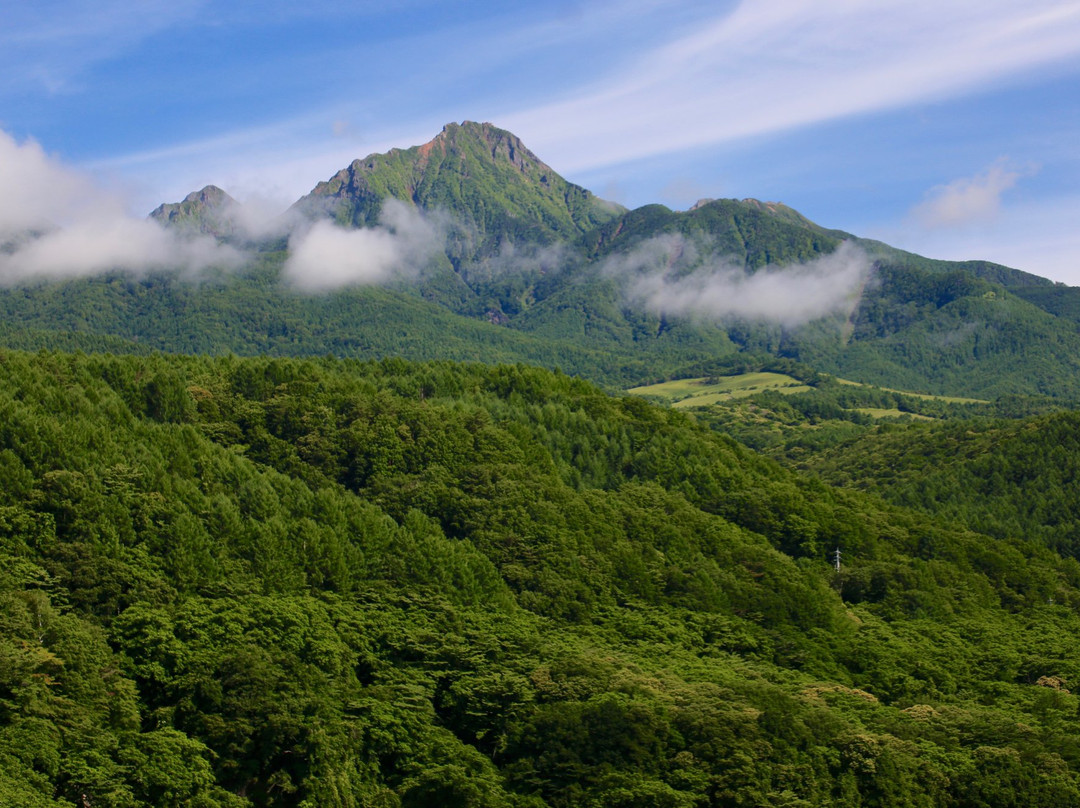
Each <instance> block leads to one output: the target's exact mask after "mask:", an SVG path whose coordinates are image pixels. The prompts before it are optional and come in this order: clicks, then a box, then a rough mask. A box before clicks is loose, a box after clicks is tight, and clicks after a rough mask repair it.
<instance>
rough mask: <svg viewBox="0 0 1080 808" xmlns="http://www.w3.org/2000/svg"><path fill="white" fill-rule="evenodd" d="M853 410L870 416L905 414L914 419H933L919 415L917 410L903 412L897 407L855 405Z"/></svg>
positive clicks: (898, 416)
mask: <svg viewBox="0 0 1080 808" xmlns="http://www.w3.org/2000/svg"><path fill="white" fill-rule="evenodd" d="M855 412H861V413H862V414H863V415H869V416H870V417H871V418H903V417H904V416H905V415H906V416H907V417H908V418H911V419H912V420H915V421H933V420H935V419H934V418H931V417H930V416H929V415H920V414H919V413H917V412H904V411H903V410H901V409H899V408H898V407H888V408H886V407H856V408H855Z"/></svg>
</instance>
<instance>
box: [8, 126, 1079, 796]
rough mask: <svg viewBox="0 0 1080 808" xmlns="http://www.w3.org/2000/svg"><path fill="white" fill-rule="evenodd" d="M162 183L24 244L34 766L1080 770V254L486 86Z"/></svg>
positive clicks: (16, 784) (254, 784)
mask: <svg viewBox="0 0 1080 808" xmlns="http://www.w3.org/2000/svg"><path fill="white" fill-rule="evenodd" d="M151 219H152V220H153V221H155V222H157V223H159V224H160V225H161V227H162V228H164V229H165V230H166V231H167V232H168V233H170V234H173V235H175V236H176V237H177V238H178V239H181V240H187V241H185V242H183V243H187V244H190V245H195V246H197V247H198V249H199V250H200V251H201V253H200V254H205V255H210V256H216V258H215V260H213V261H210V262H209V263H208V264H207V265H206V266H203V267H202V268H200V269H199V270H198V271H192V270H190V269H183V268H180V267H178V266H177V267H173V266H162V265H150V266H146V267H142V268H138V269H137V270H132V269H131V268H125V267H115V268H109V269H108V270H106V271H103V272H99V273H95V274H82V275H70V276H50V277H44V276H41V275H35V276H27V277H24V278H22V279H21V280H20V281H19V282H12V283H8V284H6V285H4V286H3V287H0V378H2V383H0V475H2V476H0V479H3V481H4V483H3V485H2V486H0V625H2V630H0V805H11V806H26V807H27V808H39V807H40V808H73V807H74V806H79V807H80V808H82V807H83V806H88V805H89V806H115V808H121V807H122V808H128V807H129V806H130V807H132V808H134V807H135V806H200V807H201V808H226V807H228V808H244V807H245V806H295V807H296V808H314V806H320V807H322V806H332V807H339V806H340V808H359V806H386V807H390V806H410V807H411V806H443V805H445V806H521V807H522V808H542V807H543V806H551V808H556V807H558V808H562V807H564V806H565V807H566V808H570V806H625V807H626V808H631V807H642V808H644V807H645V806H650V807H651V806H670V807H671V808H691V807H692V806H766V805H767V806H789V807H790V808H795V806H851V807H852V808H854V807H855V806H860V807H862V806H881V807H882V808H885V807H890V808H891V807H893V806H895V807H896V808H901V807H902V808H914V807H915V806H918V807H920V808H921V807H922V806H950V807H955V808H989V806H1010V805H1038V806H1061V807H1062V808H1065V807H1066V806H1075V805H1078V804H1080V701H1078V697H1077V695H1076V694H1074V692H1073V691H1074V690H1076V689H1077V688H1078V687H1080V646H1078V639H1077V638H1080V563H1078V556H1080V494H1078V491H1080V489H1078V487H1077V480H1078V478H1080V414H1078V411H1077V409H1078V407H1080V403H1078V402H1080V297H1078V290H1077V289H1076V288H1073V287H1068V286H1063V285H1060V284H1055V283H1053V282H1051V281H1049V280H1047V279H1045V278H1040V277H1038V276H1035V275H1032V274H1029V273H1026V272H1024V271H1022V270H1020V269H1014V268H1010V267H1004V266H1000V265H997V264H992V263H989V262H985V261H979V260H971V261H964V262H949V261H941V260H936V259H933V258H928V257H922V256H918V255H914V254H911V253H907V252H903V251H901V250H898V249H895V248H892V247H890V246H888V245H885V244H882V243H880V242H874V241H870V240H867V239H862V238H859V237H858V236H857V235H854V234H848V233H844V232H841V231H838V230H833V229H828V228H825V227H822V226H819V225H818V224H815V223H814V222H811V221H809V220H808V219H806V218H805V217H803V216H802V215H801V214H799V213H798V212H796V211H795V210H792V209H791V208H788V207H786V206H784V205H782V204H779V203H767V202H759V201H757V200H751V199H747V200H730V199H718V200H702V201H701V202H699V203H698V204H696V205H695V206H693V207H692V208H691V209H689V210H686V211H673V210H670V209H668V208H666V207H664V206H661V205H649V206H645V207H643V208H638V209H636V210H627V209H625V208H623V207H621V206H619V205H616V204H613V203H610V202H607V201H605V200H602V199H600V198H598V197H596V196H595V195H593V194H592V193H591V192H589V191H587V190H586V189H584V188H581V187H579V186H576V185H574V184H572V183H570V182H568V181H566V180H565V179H563V178H562V177H560V176H559V175H558V174H557V173H556V172H555V170H553V169H552V168H551V167H550V166H548V165H547V164H545V163H544V162H543V161H542V160H541V159H540V158H539V157H537V156H536V155H534V154H533V153H532V152H531V151H529V149H528V148H526V147H525V145H524V144H523V143H521V141H520V139H518V138H517V137H516V136H515V135H513V134H512V133H510V132H507V131H504V130H501V129H499V128H497V127H495V126H493V125H491V124H479V123H471V122H465V123H462V124H448V125H447V126H446V127H445V128H444V129H443V131H442V132H441V133H439V134H438V135H437V136H436V137H435V138H434V139H433V140H432V141H430V142H429V143H427V144H424V145H422V146H415V147H412V148H406V149H394V150H391V151H390V152H388V153H386V154H375V155H369V156H368V157H365V158H363V159H359V160H356V161H354V162H353V163H351V164H350V165H349V166H347V167H345V168H344V169H342V170H341V171H340V172H338V173H337V174H335V175H334V176H333V177H331V178H329V179H328V180H327V181H325V182H321V183H319V184H318V185H316V186H315V187H314V188H313V190H312V191H311V193H310V194H308V195H306V196H304V197H303V198H301V199H300V200H298V201H297V202H296V203H295V204H294V205H293V206H292V207H291V208H290V210H289V211H288V212H286V213H285V214H283V215H282V216H281V217H279V218H277V219H275V220H272V221H261V222H257V223H256V222H254V221H253V220H252V218H251V216H250V215H249V213H246V212H245V211H244V210H243V206H241V205H240V203H238V202H236V201H235V200H233V199H232V198H231V197H230V196H229V195H228V194H227V193H226V192H225V191H223V190H221V189H218V188H214V187H212V186H208V187H207V188H204V189H202V190H201V191H196V192H194V193H192V194H191V195H190V196H188V197H187V198H186V199H184V200H183V201H181V202H177V203H166V204H163V205H161V206H160V207H159V208H157V209H156V210H154V211H153V212H152V213H151ZM49 237H50V234H48V233H26V234H20V235H19V237H18V238H17V239H13V240H11V241H10V242H8V243H5V244H4V245H3V250H4V254H5V255H9V256H10V255H18V254H20V251H23V250H27V249H29V247H28V246H27V245H33V244H34V243H35V240H40V239H47V238H49ZM178 243H179V242H178ZM195 246H193V247H192V249H195ZM627 391H629V392H627Z"/></svg>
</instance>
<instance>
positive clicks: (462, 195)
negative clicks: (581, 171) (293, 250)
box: [293, 121, 621, 262]
mask: <svg viewBox="0 0 1080 808" xmlns="http://www.w3.org/2000/svg"><path fill="white" fill-rule="evenodd" d="M386 199H397V200H399V201H402V202H407V203H409V204H413V205H416V206H417V207H419V208H421V209H423V210H426V211H431V212H443V213H446V214H448V215H449V216H450V217H451V218H452V220H453V224H454V228H455V229H454V233H453V237H452V239H451V243H450V245H449V247H448V251H449V253H450V256H451V258H452V259H454V260H455V262H460V261H461V260H465V259H473V258H476V257H478V256H482V255H488V254H491V253H492V252H495V251H496V250H497V249H498V247H499V246H500V245H502V244H505V243H507V242H510V243H515V244H522V243H539V244H550V243H553V242H556V241H565V240H567V239H570V238H574V237H576V236H579V235H580V234H581V233H583V232H586V231H588V230H591V229H592V228H593V227H595V226H596V225H598V224H601V223H603V222H605V221H607V220H609V219H611V218H612V217H613V216H615V215H616V214H617V213H619V212H620V211H621V208H620V206H618V205H615V204H613V203H610V202H606V201H604V200H601V199H598V198H597V197H595V196H593V195H592V194H591V193H590V192H589V191H586V190H585V189H584V188H581V187H579V186H577V185H574V184H572V183H569V182H567V181H566V180H564V179H563V178H562V177H560V176H559V175H558V174H556V173H555V171H554V170H553V169H552V168H551V167H550V166H548V165H546V164H545V163H544V162H542V161H541V160H540V159H539V158H538V157H537V156H536V155H535V154H533V153H532V152H531V151H529V150H528V149H527V148H526V147H525V146H524V144H522V142H521V140H520V139H519V138H518V137H517V136H516V135H513V134H511V133H510V132H507V131H505V130H502V129H499V128H497V127H495V126H492V125H491V124H489V123H474V122H472V121H465V122H464V123H462V124H454V123H451V124H447V125H446V126H445V127H444V128H443V130H442V132H440V133H439V134H438V135H437V136H436V137H435V138H434V139H433V140H431V141H430V142H428V143H425V144H424V145H422V146H414V147H412V148H410V149H404V150H402V149H393V150H391V151H390V152H388V153H386V154H372V155H369V156H368V157H365V158H364V159H363V160H355V161H353V163H352V164H350V165H349V166H348V167H347V168H345V169H342V170H341V171H339V172H338V173H337V174H335V175H334V176H333V177H331V178H330V179H329V180H328V181H326V182H321V183H319V184H318V185H316V186H315V188H314V190H312V192H311V193H310V194H308V195H307V196H305V197H303V198H302V199H300V200H299V201H298V202H297V203H296V204H295V205H294V206H293V207H294V209H295V210H297V211H299V212H301V213H304V214H306V215H309V216H322V215H328V216H330V217H332V218H333V219H334V220H336V221H337V222H338V223H340V224H346V225H352V226H365V225H373V224H375V223H376V222H378V221H379V214H380V212H381V210H382V205H383V202H384V200H386Z"/></svg>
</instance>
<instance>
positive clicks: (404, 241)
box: [285, 199, 442, 292]
mask: <svg viewBox="0 0 1080 808" xmlns="http://www.w3.org/2000/svg"><path fill="white" fill-rule="evenodd" d="M441 238H442V236H441V234H440V232H439V228H438V227H436V226H435V224H433V223H432V222H431V221H429V220H428V219H426V218H424V217H423V216H421V215H420V214H419V213H418V212H417V211H416V210H415V209H414V208H411V207H409V206H407V205H405V204H404V203H403V202H398V201H397V200H393V199H389V200H386V201H385V202H384V203H383V208H382V213H381V216H380V220H379V226H378V227H369V228H361V229H359V230H346V229H344V228H342V227H338V226H337V225H334V224H331V223H330V222H328V221H318V222H315V223H314V224H313V225H312V226H311V227H310V228H308V229H307V230H305V231H302V232H297V233H295V234H294V235H293V236H292V237H291V238H290V239H289V250H290V255H289V258H288V260H287V261H286V262H285V278H286V279H287V280H288V281H289V282H291V283H292V284H293V285H294V286H296V288H298V289H300V290H302V291H305V292H329V291H333V290H335V289H339V288H341V287H343V286H363V285H370V284H381V283H386V282H388V281H391V280H394V279H397V278H405V277H412V276H415V275H416V274H417V273H418V272H419V271H420V270H421V269H422V267H423V264H424V263H425V262H426V261H427V260H428V259H429V258H430V257H431V255H432V253H433V252H434V251H435V250H436V249H437V248H438V247H439V246H440V244H441Z"/></svg>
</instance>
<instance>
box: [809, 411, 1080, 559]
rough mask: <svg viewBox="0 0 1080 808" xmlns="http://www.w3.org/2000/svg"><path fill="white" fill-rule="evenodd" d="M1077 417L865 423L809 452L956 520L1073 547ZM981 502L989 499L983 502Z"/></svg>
mask: <svg viewBox="0 0 1080 808" xmlns="http://www.w3.org/2000/svg"><path fill="white" fill-rule="evenodd" d="M1078 458H1080V418H1078V416H1077V414H1076V413H1073V412H1063V413H1058V414H1055V415H1049V416H1043V417H1040V418H1031V419H1025V420H1020V421H1000V420H979V421H959V422H956V423H951V424H947V425H945V424H943V425H936V426H928V425H915V424H912V425H911V426H909V427H907V428H903V429H901V428H891V429H890V428H886V427H883V428H881V429H880V430H875V431H874V432H869V433H867V434H865V435H863V436H861V437H860V438H859V439H857V440H855V441H851V442H847V443H844V444H841V445H839V446H837V447H836V448H834V449H833V450H832V451H830V452H828V453H824V454H822V455H821V456H819V457H816V458H814V459H813V460H811V461H808V465H809V466H810V467H811V468H813V469H814V470H815V471H817V472H818V473H819V474H821V475H822V476H823V477H825V478H826V479H829V480H831V481H833V482H836V483H840V484H843V485H850V486H855V487H860V488H865V489H868V490H873V491H875V492H876V493H878V494H880V495H881V496H883V497H885V498H886V499H889V500H890V501H892V502H896V503H898V504H902V505H905V506H907V507H912V508H917V509H919V510H921V511H924V512H927V513H930V514H933V515H934V516H935V517H938V518H944V519H949V520H952V521H956V522H961V523H963V524H966V525H968V526H970V527H971V528H972V529H974V530H978V531H979V532H981V533H986V534H989V535H991V536H999V537H1007V536H1023V537H1025V538H1026V539H1028V540H1031V541H1039V542H1042V543H1044V544H1046V545H1047V546H1049V547H1053V548H1054V549H1055V550H1057V551H1058V552H1061V553H1062V554H1065V555H1069V556H1074V557H1075V556H1077V555H1078V554H1080V543H1078V536H1080V500H1078V499H1077V481H1078V480H1080V467H1078V466H1077V463H1078ZM988 503H992V506H989V505H988Z"/></svg>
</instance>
